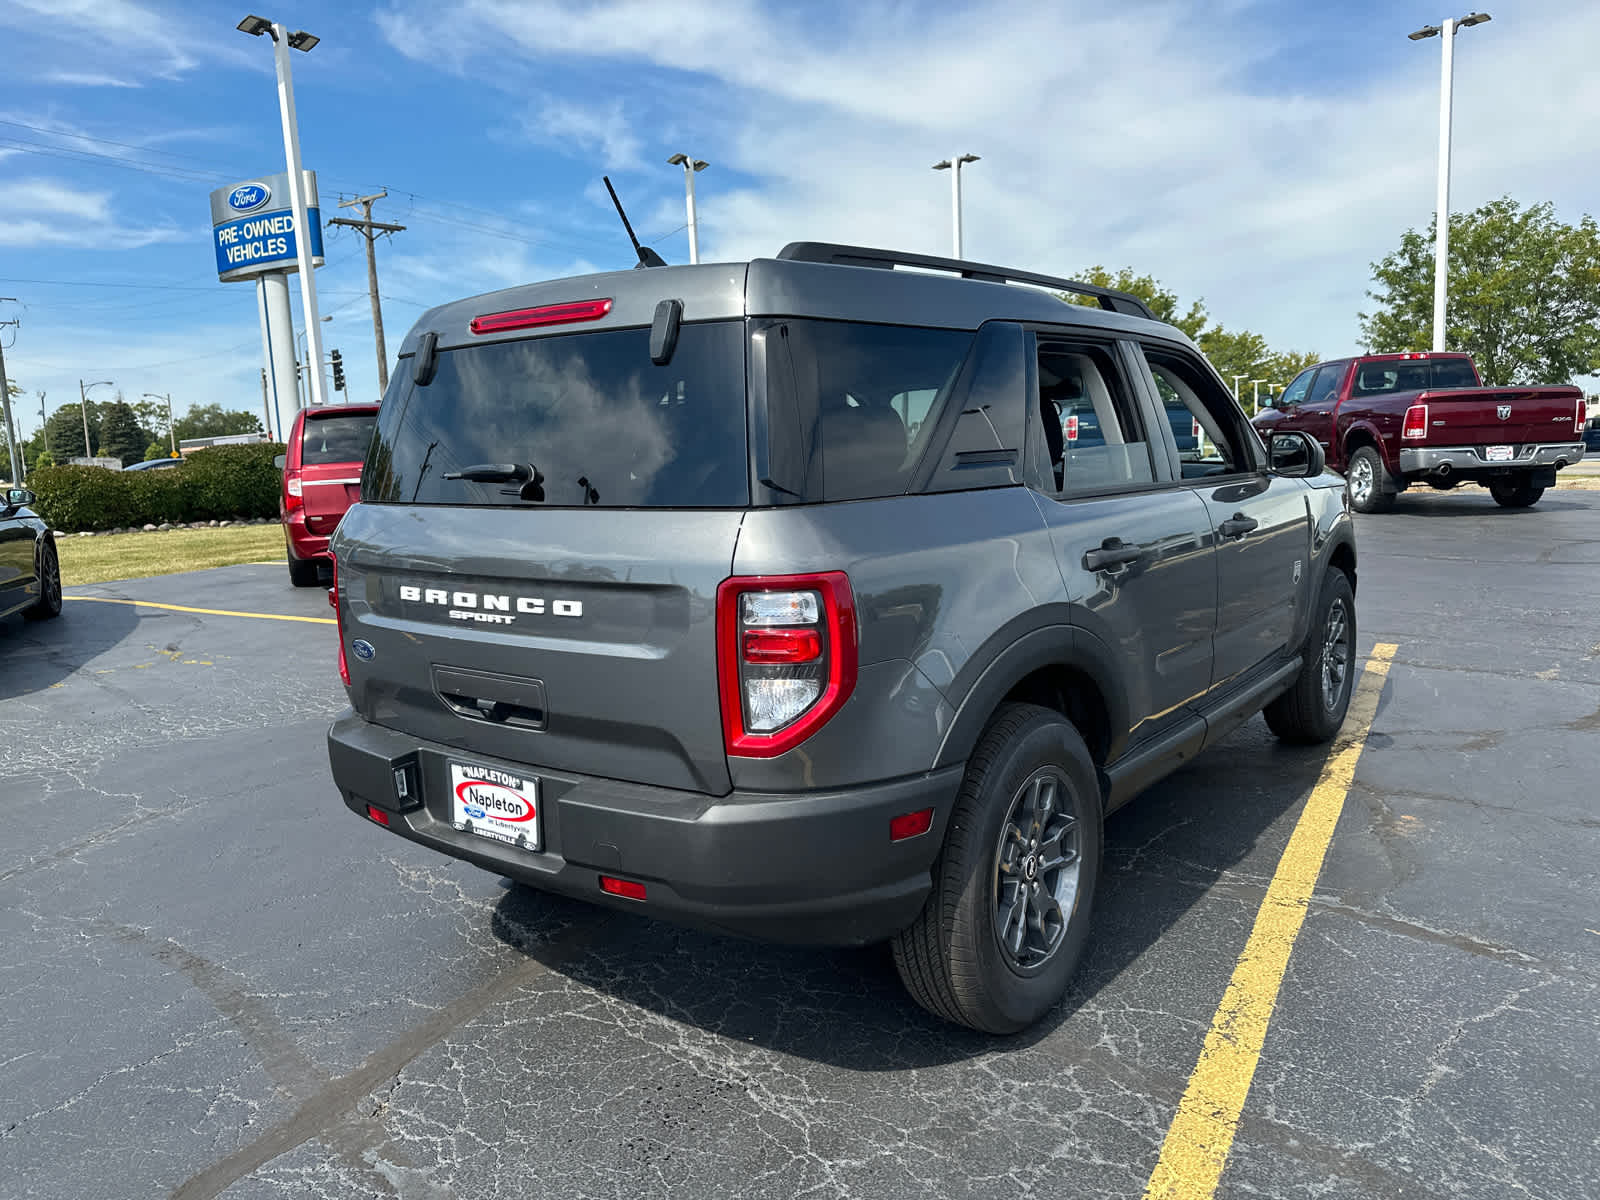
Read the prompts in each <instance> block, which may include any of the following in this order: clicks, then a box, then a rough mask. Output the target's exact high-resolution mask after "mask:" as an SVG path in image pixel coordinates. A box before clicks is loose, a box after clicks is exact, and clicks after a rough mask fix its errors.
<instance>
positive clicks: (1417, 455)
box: [1400, 442, 1583, 475]
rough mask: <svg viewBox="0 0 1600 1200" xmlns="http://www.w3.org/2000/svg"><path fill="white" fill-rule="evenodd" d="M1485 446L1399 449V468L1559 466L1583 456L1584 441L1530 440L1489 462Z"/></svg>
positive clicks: (1415, 471)
mask: <svg viewBox="0 0 1600 1200" xmlns="http://www.w3.org/2000/svg"><path fill="white" fill-rule="evenodd" d="M1485 453H1486V447H1483V446H1440V447H1433V446H1428V447H1420V448H1417V449H1412V450H1402V451H1400V472H1401V474H1403V475H1437V474H1439V473H1440V471H1441V470H1443V471H1444V472H1445V473H1446V474H1455V473H1459V472H1466V471H1516V470H1525V469H1527V468H1529V467H1554V468H1556V469H1557V470H1559V469H1560V468H1562V467H1566V466H1570V465H1571V464H1573V463H1575V462H1577V461H1578V460H1580V459H1581V458H1582V457H1583V443H1582V442H1558V443H1552V444H1549V445H1533V444H1528V445H1524V446H1521V447H1519V448H1518V450H1517V455H1516V457H1515V458H1513V459H1511V460H1510V461H1509V462H1490V461H1489V460H1488V459H1487V458H1485V457H1484V454H1485Z"/></svg>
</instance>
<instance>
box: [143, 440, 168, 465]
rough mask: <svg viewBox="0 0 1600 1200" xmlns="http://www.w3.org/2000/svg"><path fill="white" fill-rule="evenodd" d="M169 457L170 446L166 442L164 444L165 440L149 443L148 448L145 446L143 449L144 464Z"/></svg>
mask: <svg viewBox="0 0 1600 1200" xmlns="http://www.w3.org/2000/svg"><path fill="white" fill-rule="evenodd" d="M171 457H172V446H171V445H170V444H169V443H168V442H166V441H165V440H157V441H154V442H151V443H150V444H149V445H148V446H146V447H145V448H144V461H145V462H149V461H150V460H151V459H152V458H171Z"/></svg>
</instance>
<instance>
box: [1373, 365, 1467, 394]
mask: <svg viewBox="0 0 1600 1200" xmlns="http://www.w3.org/2000/svg"><path fill="white" fill-rule="evenodd" d="M1477 386H1478V377H1477V376H1476V375H1475V374H1473V371H1472V363H1471V362H1469V361H1468V360H1467V359H1465V358H1430V359H1414V360H1411V361H1404V360H1393V359H1391V360H1389V361H1387V362H1369V363H1362V364H1361V366H1360V368H1359V369H1358V370H1357V371H1356V382H1355V388H1354V391H1353V393H1352V394H1354V395H1357V396H1379V395H1382V394H1383V393H1385V392H1423V391H1427V390H1428V389H1430V388H1475V387H1477Z"/></svg>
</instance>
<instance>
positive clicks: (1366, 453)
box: [1344, 446, 1395, 513]
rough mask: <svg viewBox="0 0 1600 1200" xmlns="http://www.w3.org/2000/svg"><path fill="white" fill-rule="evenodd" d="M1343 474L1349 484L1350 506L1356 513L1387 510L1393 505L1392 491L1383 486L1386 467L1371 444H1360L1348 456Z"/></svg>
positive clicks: (1386, 473)
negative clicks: (1360, 445)
mask: <svg viewBox="0 0 1600 1200" xmlns="http://www.w3.org/2000/svg"><path fill="white" fill-rule="evenodd" d="M1344 475H1345V480H1346V481H1347V482H1348V484H1349V486H1350V507H1351V508H1353V509H1355V510H1356V511H1357V512H1358V513H1381V512H1388V511H1389V510H1390V509H1391V508H1393V507H1394V497H1395V494H1394V492H1392V491H1386V490H1385V489H1384V486H1383V485H1384V484H1385V483H1386V482H1387V481H1388V468H1387V467H1385V466H1384V465H1383V459H1382V458H1380V457H1379V456H1378V452H1377V451H1376V450H1374V449H1373V448H1372V447H1371V446H1362V447H1360V448H1359V449H1357V450H1356V452H1355V453H1354V454H1352V455H1351V456H1350V462H1349V465H1348V466H1347V467H1346V468H1345V473H1344Z"/></svg>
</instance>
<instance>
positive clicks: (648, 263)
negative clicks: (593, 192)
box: [600, 175, 667, 271]
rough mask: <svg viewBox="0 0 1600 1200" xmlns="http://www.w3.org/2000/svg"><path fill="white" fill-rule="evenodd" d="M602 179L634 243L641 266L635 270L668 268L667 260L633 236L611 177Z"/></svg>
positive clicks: (631, 227)
mask: <svg viewBox="0 0 1600 1200" xmlns="http://www.w3.org/2000/svg"><path fill="white" fill-rule="evenodd" d="M600 178H601V180H602V181H604V183H605V185H606V191H608V192H610V193H611V203H613V204H615V205H616V206H617V216H619V217H621V218H622V227H623V228H624V229H626V230H627V231H628V240H629V241H630V242H632V243H633V252H634V253H635V254H637V255H638V256H639V264H638V266H636V267H634V270H635V271H637V270H638V269H639V267H664V266H666V265H667V260H666V259H664V258H662V257H661V255H659V254H657V253H656V252H655V251H654V250H652V249H650V247H649V246H641V245H639V239H638V238H636V237H634V236H633V226H632V225H630V224H628V214H627V213H625V212H623V211H622V201H621V200H618V199H617V189H616V188H614V187H612V186H611V177H610V176H609V175H602V176H600Z"/></svg>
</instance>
